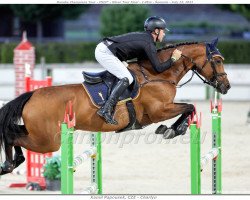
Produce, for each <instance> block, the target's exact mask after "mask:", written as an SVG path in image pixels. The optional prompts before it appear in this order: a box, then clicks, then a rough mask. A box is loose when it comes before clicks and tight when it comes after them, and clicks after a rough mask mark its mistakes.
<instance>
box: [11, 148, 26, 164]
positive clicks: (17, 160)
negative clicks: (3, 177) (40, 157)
mask: <svg viewBox="0 0 250 200" xmlns="http://www.w3.org/2000/svg"><path fill="white" fill-rule="evenodd" d="M14 148H15V156H14V160H13V162H14V164H15V168H17V167H18V166H19V165H20V164H22V163H23V162H24V161H25V157H24V155H23V151H22V148H21V147H20V146H14Z"/></svg>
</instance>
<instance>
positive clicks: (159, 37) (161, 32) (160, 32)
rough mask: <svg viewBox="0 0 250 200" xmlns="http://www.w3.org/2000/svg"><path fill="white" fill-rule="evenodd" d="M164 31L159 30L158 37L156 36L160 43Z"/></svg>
mask: <svg viewBox="0 0 250 200" xmlns="http://www.w3.org/2000/svg"><path fill="white" fill-rule="evenodd" d="M165 34H166V33H165V30H163V29H159V36H158V41H159V42H162V40H163V38H164V37H165Z"/></svg>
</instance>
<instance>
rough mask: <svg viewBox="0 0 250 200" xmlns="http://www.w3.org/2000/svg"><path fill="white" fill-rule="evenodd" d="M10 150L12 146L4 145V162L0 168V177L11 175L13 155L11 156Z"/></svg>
mask: <svg viewBox="0 0 250 200" xmlns="http://www.w3.org/2000/svg"><path fill="white" fill-rule="evenodd" d="M12 148H13V146H12V145H8V144H5V155H6V160H5V162H4V163H3V164H2V166H1V168H0V175H4V174H8V173H11V172H12V171H13V169H14V168H15V163H14V161H13V155H12V154H13V152H12Z"/></svg>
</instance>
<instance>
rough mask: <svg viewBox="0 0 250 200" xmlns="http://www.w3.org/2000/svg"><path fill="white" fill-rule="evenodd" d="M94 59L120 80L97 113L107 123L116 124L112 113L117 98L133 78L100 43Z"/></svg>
mask: <svg viewBox="0 0 250 200" xmlns="http://www.w3.org/2000/svg"><path fill="white" fill-rule="evenodd" d="M95 57H96V60H97V61H98V62H99V63H100V64H101V65H102V66H103V67H104V68H105V69H106V70H107V71H109V72H110V73H111V74H113V75H114V76H116V77H117V78H119V79H120V80H119V81H118V83H117V85H116V86H115V87H114V89H113V91H112V92H111V95H110V97H109V99H108V100H107V102H106V103H105V105H104V106H103V107H102V108H101V109H100V110H99V111H98V112H97V113H98V114H99V115H100V116H102V117H104V118H105V120H106V122H107V123H110V124H117V121H116V120H114V119H113V111H114V109H115V106H116V104H117V102H118V99H119V97H120V96H121V95H122V93H123V92H124V91H125V90H126V88H127V87H128V86H129V85H130V84H131V83H132V82H133V77H132V75H131V74H130V72H129V71H128V69H127V68H126V67H125V66H124V64H123V63H122V62H121V61H120V60H119V59H118V58H117V57H116V56H114V54H113V53H112V52H111V51H110V50H109V49H108V48H107V46H106V45H105V44H103V43H100V44H98V45H97V47H96V50H95Z"/></svg>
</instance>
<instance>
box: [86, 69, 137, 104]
mask: <svg viewBox="0 0 250 200" xmlns="http://www.w3.org/2000/svg"><path fill="white" fill-rule="evenodd" d="M130 72H131V71H130ZM82 74H83V78H84V82H83V84H84V86H85V88H86V89H87V91H88V93H89V95H90V97H91V98H92V100H93V102H94V103H95V104H96V105H98V106H102V105H103V104H104V103H105V102H106V100H107V99H108V97H109V95H110V94H111V92H112V90H113V88H114V86H115V85H116V83H117V82H118V81H119V79H118V78H117V77H115V76H114V75H112V74H111V73H109V72H108V71H103V72H98V73H96V72H82ZM131 74H132V76H133V78H134V82H133V83H132V84H131V85H130V86H129V87H128V89H127V90H126V91H125V92H124V94H123V95H122V96H120V98H119V101H121V100H124V99H128V98H131V99H133V98H135V97H136V96H137V94H138V91H139V84H138V82H137V80H136V77H135V75H134V73H133V72H131Z"/></svg>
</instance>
